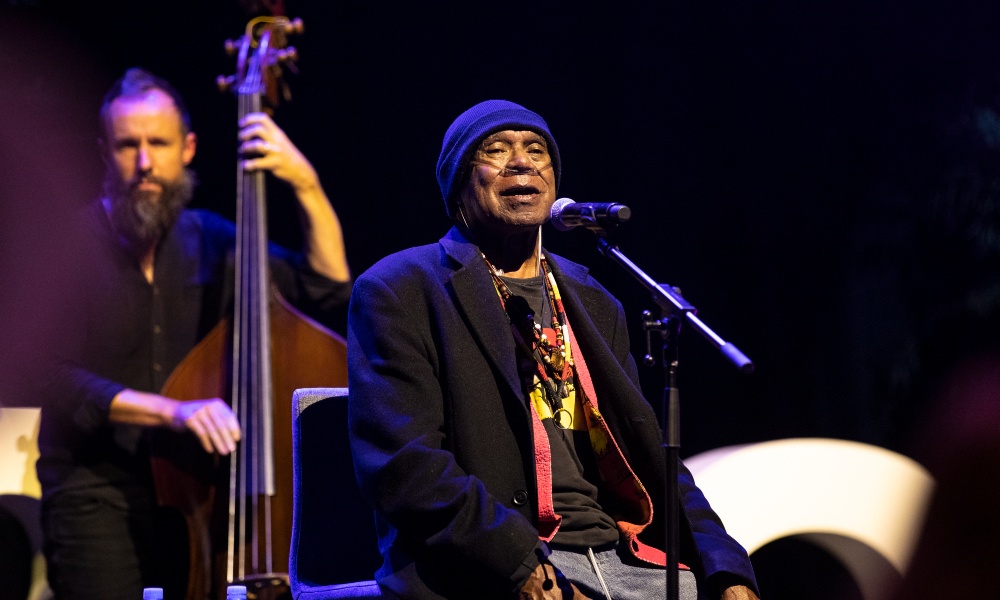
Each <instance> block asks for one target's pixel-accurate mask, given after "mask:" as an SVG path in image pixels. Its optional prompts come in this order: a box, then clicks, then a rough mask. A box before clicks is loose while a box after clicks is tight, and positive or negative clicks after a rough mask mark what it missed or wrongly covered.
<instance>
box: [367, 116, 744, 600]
mask: <svg viewBox="0 0 1000 600" xmlns="http://www.w3.org/2000/svg"><path fill="white" fill-rule="evenodd" d="M560 166H561V165H560V161H559V153H558V149H557V147H556V143H555V140H554V139H553V137H552V135H551V133H550V132H549V128H548V125H547V124H546V123H545V121H544V120H543V119H542V118H541V117H540V116H539V115H537V114H535V113H533V112H531V111H529V110H527V109H525V108H523V107H521V106H519V105H517V104H514V103H511V102H507V101H502V100H490V101H486V102H483V103H480V104H477V105H476V106H473V107H472V108H470V109H469V110H467V111H466V112H464V113H463V114H462V115H460V116H459V117H458V119H456V120H455V122H454V123H453V124H452V125H451V127H450V128H449V129H448V131H447V133H446V134H445V137H444V144H443V146H442V149H441V155H440V157H439V158H438V163H437V176H438V182H439V183H440V186H441V192H442V194H443V196H444V200H445V207H446V210H447V212H448V215H449V216H451V217H452V218H454V219H455V221H456V224H455V227H454V228H452V229H451V231H449V232H448V233H447V234H446V235H445V237H443V238H442V239H441V240H440V241H439V242H438V243H436V244H431V245H427V246H422V247H418V248H411V249H409V250H405V251H403V252H400V253H397V254H394V255H392V256H389V257H387V258H386V259H384V260H382V261H381V262H379V263H378V264H376V265H375V266H373V267H372V268H371V269H369V270H368V271H367V272H366V273H365V274H364V275H362V276H361V277H359V278H358V280H357V283H356V285H355V288H354V292H353V295H352V300H351V307H350V312H349V322H348V369H349V384H350V390H351V393H350V400H349V406H350V408H349V420H350V435H351V443H352V448H353V453H354V463H355V468H356V471H357V475H358V480H359V483H360V486H361V489H362V493H363V494H364V495H365V497H366V498H367V499H368V500H369V501H370V502H371V503H372V505H373V506H374V507H375V513H376V516H377V520H378V529H379V535H380V538H381V539H380V547H381V550H382V555H383V557H384V563H383V566H382V567H381V568H380V569H379V571H378V572H377V573H376V579H377V580H378V583H379V585H380V586H381V588H382V590H383V592H384V593H385V595H386V596H388V597H392V598H395V597H399V598H514V597H520V598H563V597H574V598H584V597H586V598H615V599H620V598H625V599H627V598H636V599H640V598H647V599H648V598H663V597H666V592H665V590H666V573H665V565H666V557H665V555H664V552H663V550H662V548H663V547H664V523H663V521H662V518H663V514H664V511H662V510H661V507H662V503H663V501H664V496H665V491H664V485H663V473H664V472H665V452H664V451H663V448H662V437H661V432H660V428H659V425H658V424H657V420H656V415H655V414H654V412H653V410H652V408H651V407H650V406H649V404H648V403H647V402H646V400H645V398H643V396H642V392H641V390H640V387H639V380H638V372H637V369H636V366H635V363H634V361H633V360H632V358H631V356H630V355H629V341H628V335H627V331H626V324H625V319H624V313H623V311H622V307H621V305H620V303H619V302H618V301H617V300H615V298H614V297H612V296H611V295H610V294H609V293H608V292H607V291H606V290H605V289H604V288H603V287H601V286H600V284H598V283H597V282H596V281H594V280H593V279H592V278H590V277H589V276H588V275H587V271H586V269H585V268H583V267H581V266H580V265H577V264H574V263H572V262H570V261H568V260H566V259H563V258H560V257H558V256H555V255H553V254H550V253H549V252H547V251H545V250H544V249H543V248H542V246H541V225H542V224H543V223H544V222H545V221H546V220H547V219H548V218H549V211H550V208H551V206H552V204H553V202H554V201H555V199H556V188H557V185H558V183H559V177H560ZM680 473H681V474H680V501H681V503H682V512H681V518H680V527H681V528H682V530H681V532H680V538H681V555H680V556H679V557H674V558H673V559H674V560H677V559H679V560H680V562H681V563H683V564H684V565H686V566H684V567H682V570H681V571H680V580H681V592H682V595H681V597H682V598H686V599H692V600H694V599H695V598H697V597H699V593H700V594H701V597H703V598H713V599H714V598H720V597H724V598H727V599H746V598H749V599H756V597H757V596H756V594H755V591H754V590H755V588H756V582H755V580H754V575H753V569H752V567H751V565H750V561H749V558H748V557H747V554H746V552H745V551H744V549H743V548H742V547H741V546H740V545H739V544H738V543H737V542H736V541H735V540H733V539H732V538H731V537H729V536H728V535H727V534H726V532H725V529H724V528H723V526H722V524H721V523H720V522H719V519H718V517H717V516H716V515H715V514H714V513H713V512H712V510H711V508H710V507H709V505H708V503H707V502H706V500H705V498H704V496H703V495H702V494H701V492H700V491H699V490H698V489H697V488H696V487H695V485H694V481H693V479H692V477H691V475H690V473H689V472H688V471H687V470H686V469H685V468H683V466H681V469H680ZM696 584H697V588H698V589H696ZM564 594H565V595H564Z"/></svg>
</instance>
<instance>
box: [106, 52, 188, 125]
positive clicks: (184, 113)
mask: <svg viewBox="0 0 1000 600" xmlns="http://www.w3.org/2000/svg"><path fill="white" fill-rule="evenodd" d="M150 90H160V91H162V92H163V93H165V94H166V95H168V96H170V99H171V100H173V101H174V106H176V107H177V112H178V113H180V116H181V124H182V127H183V131H182V132H181V133H184V134H187V133H188V132H190V131H191V115H190V114H189V113H188V110H187V106H186V105H185V104H184V99H183V98H181V95H180V93H178V91H177V90H176V89H174V86H172V85H170V83H168V82H167V80H166V79H163V78H161V77H157V76H156V75H153V74H152V73H150V72H149V71H146V70H145V69H141V68H139V67H132V68H130V69H128V70H127V71H125V74H124V75H122V76H121V77H119V78H118V80H117V81H115V82H114V84H112V85H111V89H109V90H108V92H107V93H106V94H104V101H103V102H102V103H101V125H102V126H104V125H107V120H108V111H109V110H111V103H112V102H114V101H115V100H116V99H117V98H121V97H126V98H134V97H137V96H141V95H143V94H145V93H146V92H149V91H150ZM103 131H104V128H103V127H102V132H103Z"/></svg>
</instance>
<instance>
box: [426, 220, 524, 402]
mask: <svg viewBox="0 0 1000 600" xmlns="http://www.w3.org/2000/svg"><path fill="white" fill-rule="evenodd" d="M440 244H441V247H442V248H443V249H444V251H445V253H446V254H448V256H450V257H451V258H452V259H453V260H455V261H456V262H457V263H459V264H460V265H461V266H460V267H459V268H458V269H456V271H455V273H454V274H453V275H452V276H451V285H452V288H453V290H454V294H455V303H456V304H457V306H458V308H459V310H460V311H461V312H462V313H463V314H464V315H465V317H466V319H467V320H468V323H469V327H470V330H471V332H472V335H473V337H475V338H476V341H477V343H478V344H479V345H480V347H481V348H482V350H483V354H485V355H486V358H487V359H488V360H489V361H490V362H492V363H493V365H494V366H495V367H496V369H497V371H498V372H499V373H502V374H503V378H504V380H505V381H506V382H507V385H509V386H510V389H511V391H513V392H514V395H515V397H517V398H521V397H522V396H523V393H524V392H523V390H522V389H521V380H520V377H519V375H518V372H517V355H516V349H517V346H516V342H515V340H514V335H513V334H512V333H511V330H510V323H509V321H508V320H507V313H505V312H504V310H503V308H502V306H501V305H500V300H499V297H498V296H497V292H496V288H494V287H493V280H492V279H491V278H490V275H489V272H488V271H487V268H486V263H485V262H483V259H482V257H481V256H480V254H479V249H478V248H477V247H476V246H475V245H474V244H473V243H471V242H469V241H468V240H467V239H465V238H464V237H463V236H462V234H461V233H460V232H459V231H458V229H457V228H452V229H451V231H449V232H448V234H447V235H445V237H443V238H441V240H440ZM522 405H523V403H522ZM522 408H524V409H525V410H527V408H526V405H523V406H522Z"/></svg>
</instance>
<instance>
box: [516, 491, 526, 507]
mask: <svg viewBox="0 0 1000 600" xmlns="http://www.w3.org/2000/svg"><path fill="white" fill-rule="evenodd" d="M513 500H514V506H524V505H525V504H527V503H528V492H526V491H524V490H517V491H516V492H514V499H513Z"/></svg>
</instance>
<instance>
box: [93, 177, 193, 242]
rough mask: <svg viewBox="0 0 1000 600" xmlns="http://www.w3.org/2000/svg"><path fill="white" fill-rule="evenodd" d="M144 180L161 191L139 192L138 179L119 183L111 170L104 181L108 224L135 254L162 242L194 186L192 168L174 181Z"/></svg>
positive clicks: (188, 200)
mask: <svg viewBox="0 0 1000 600" xmlns="http://www.w3.org/2000/svg"><path fill="white" fill-rule="evenodd" d="M144 180H145V181H152V182H154V183H157V184H159V185H160V187H161V188H162V189H161V191H160V192H159V193H151V192H145V191H140V190H138V189H137V184H138V183H139V180H138V179H132V180H129V181H122V180H120V179H119V178H118V177H116V175H115V173H114V172H113V171H108V172H107V173H106V174H105V178H104V194H105V197H106V198H108V199H110V201H111V212H110V217H111V223H112V225H113V226H114V228H115V231H117V232H118V235H119V236H121V237H122V239H123V240H124V241H125V242H126V243H127V244H128V245H129V246H130V247H131V248H132V249H134V250H136V251H138V252H144V251H146V250H148V249H150V248H152V247H154V246H155V245H156V244H157V243H159V242H160V240H162V239H163V237H164V236H165V235H166V234H167V232H168V231H169V230H170V228H171V227H173V226H174V223H176V222H177V217H178V216H179V215H180V214H181V211H182V210H184V207H185V206H187V204H188V202H190V201H191V197H192V195H193V194H194V188H195V185H197V178H196V177H195V174H194V171H192V170H191V169H184V171H183V172H182V173H181V176H180V178H178V179H177V180H175V181H166V180H163V179H160V178H157V177H148V178H145V179H144Z"/></svg>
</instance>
